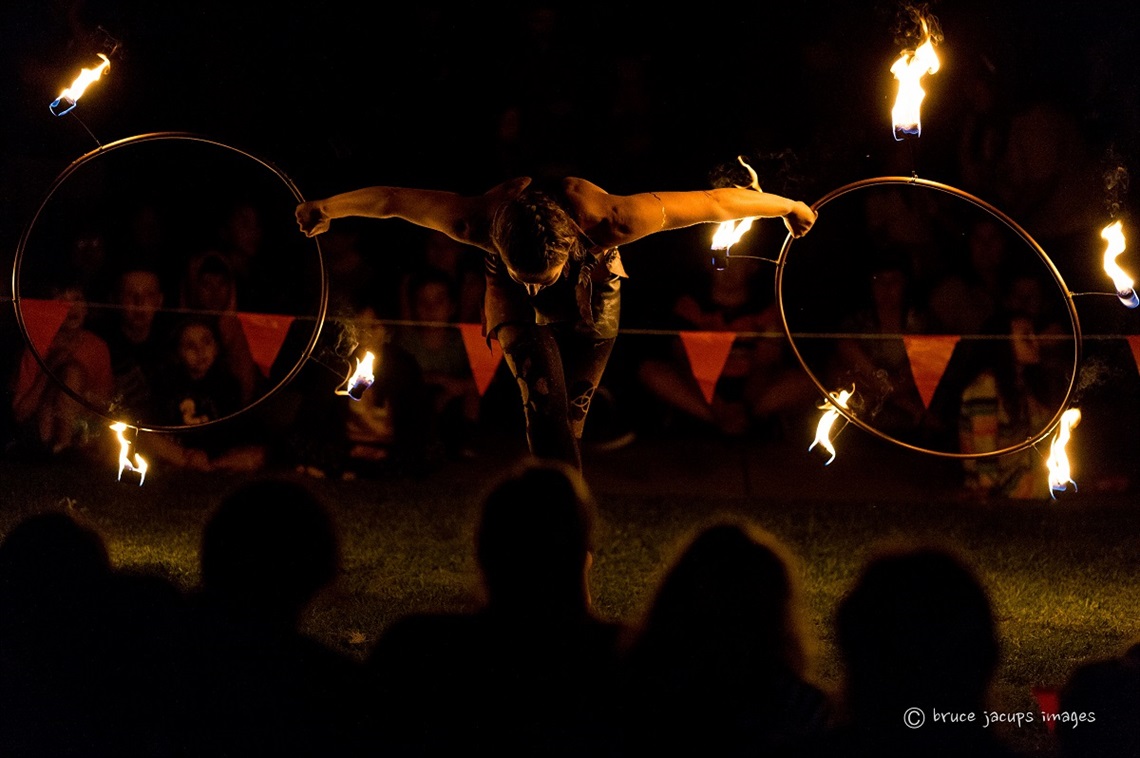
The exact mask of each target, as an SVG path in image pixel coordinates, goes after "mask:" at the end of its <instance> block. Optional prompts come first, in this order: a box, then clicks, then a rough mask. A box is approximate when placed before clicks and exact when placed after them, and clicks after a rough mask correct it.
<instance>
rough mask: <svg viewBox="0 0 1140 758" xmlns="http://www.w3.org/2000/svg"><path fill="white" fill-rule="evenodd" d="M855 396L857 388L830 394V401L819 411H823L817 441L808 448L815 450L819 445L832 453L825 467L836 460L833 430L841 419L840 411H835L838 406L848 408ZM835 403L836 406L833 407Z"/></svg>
mask: <svg viewBox="0 0 1140 758" xmlns="http://www.w3.org/2000/svg"><path fill="white" fill-rule="evenodd" d="M854 394H855V388H854V387H852V388H851V389H850V390H839V392H829V393H828V397H830V398H831V400H829V401H824V403H823V405H821V406H819V409H820V410H821V411H823V415H822V416H820V419H819V423H818V424H816V427H815V440H814V441H813V442H812V443H811V445H809V446H808V450H814V449H815V446H816V445H819V446H820V447H822V448H823V449H824V450H826V451H827V452H829V453H831V457H830V458H828V459H827V463H825V464H823V465H825V466H827V465H830V464H831V462H832V461H834V460H835V446H834V445H833V444H832V443H831V428H832V427H833V426H834V425H835V422H836V420H837V419H838V418H839V415H840V414H839V411H837V410H836V409H835V406H836V405H838V406H839V407H840V408H846V407H847V401H848V400H850V399H851V396H852V395H854ZM832 401H834V403H835V404H834V405H832Z"/></svg>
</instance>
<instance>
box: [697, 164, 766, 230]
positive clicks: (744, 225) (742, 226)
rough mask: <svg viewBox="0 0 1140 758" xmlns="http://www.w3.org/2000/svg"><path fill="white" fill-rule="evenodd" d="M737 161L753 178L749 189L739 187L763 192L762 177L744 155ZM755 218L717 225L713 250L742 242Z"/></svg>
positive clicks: (723, 222)
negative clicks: (761, 186) (761, 187)
mask: <svg viewBox="0 0 1140 758" xmlns="http://www.w3.org/2000/svg"><path fill="white" fill-rule="evenodd" d="M736 160H737V161H739V162H740V165H741V166H744V168H746V169H748V175H749V176H751V177H752V182H751V183H750V184H749V185H748V186H747V187H739V188H740V189H754V190H756V191H757V192H763V191H764V190H762V189H760V177H758V176H757V175H756V170H755V169H753V168H752V166H750V165H748V161H746V160H744V156H743V155H738V156H736ZM755 220H756V219H755V218H742V219H738V220H735V221H722V222H721V223H720V224H718V225H717V228H716V232H714V233H713V238H712V245H711V247H710V249H712V250H728V249H729V248H730V247H732V246H733V245H735V244H736V243H737V242H740V238H741V237H743V236H744V233H745V232H747V231H748V230H749V229H751V228H752V222H753V221H755Z"/></svg>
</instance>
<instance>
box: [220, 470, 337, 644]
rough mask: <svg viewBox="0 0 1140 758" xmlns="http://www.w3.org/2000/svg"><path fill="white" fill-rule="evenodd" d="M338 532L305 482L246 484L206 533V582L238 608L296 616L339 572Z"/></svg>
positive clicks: (229, 499) (282, 618)
mask: <svg viewBox="0 0 1140 758" xmlns="http://www.w3.org/2000/svg"><path fill="white" fill-rule="evenodd" d="M338 561H339V555H338V546H337V540H336V535H335V534H334V532H333V527H332V523H331V521H330V519H329V516H328V514H327V512H326V511H325V509H324V507H323V506H322V504H321V503H320V502H319V501H318V500H317V498H316V497H315V496H314V495H313V494H312V493H311V492H310V491H309V490H308V489H307V488H305V487H304V486H302V485H300V484H297V483H293V482H288V481H281V480H261V481H256V482H252V483H249V484H245V485H243V486H241V487H239V488H238V489H237V490H235V491H234V492H232V493H231V494H230V495H228V496H227V497H226V498H225V499H224V500H223V501H222V503H221V505H220V506H219V508H218V509H217V511H216V512H215V513H214V515H213V516H212V517H211V518H210V521H209V523H208V524H207V525H206V529H205V532H204V534H203V537H202V587H203V590H204V591H205V593H206V595H207V596H209V597H211V598H213V599H214V600H215V601H219V602H221V603H222V604H223V605H226V606H228V607H230V608H232V609H235V610H238V609H240V610H241V611H243V612H245V613H249V614H252V615H257V616H262V617H264V618H267V619H273V620H277V621H282V622H289V623H291V622H292V621H294V620H295V619H296V617H297V615H298V614H299V613H300V612H301V611H302V610H303V609H304V607H305V606H306V605H307V604H308V602H309V601H310V600H311V599H312V598H313V596H314V595H315V594H316V593H317V592H318V591H319V590H320V589H321V588H323V587H324V586H325V585H327V584H329V583H330V582H331V581H332V580H333V578H334V577H335V576H336V571H337V565H338Z"/></svg>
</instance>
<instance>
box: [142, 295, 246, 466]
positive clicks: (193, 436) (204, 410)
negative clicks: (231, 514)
mask: <svg viewBox="0 0 1140 758" xmlns="http://www.w3.org/2000/svg"><path fill="white" fill-rule="evenodd" d="M221 352H222V345H221V336H220V335H219V333H218V330H217V327H216V324H215V322H214V321H213V319H210V318H208V317H203V316H188V317H186V318H185V319H183V320H182V321H181V322H180V323H179V325H178V326H177V327H176V328H175V330H174V355H173V356H172V358H171V360H170V362H169V364H168V365H167V366H165V367H164V369H162V370H161V371H160V372H159V373H158V377H159V379H160V381H159V384H158V387H159V390H158V392H157V393H156V397H155V405H156V406H157V408H158V413H159V416H158V418H159V423H161V424H162V425H164V426H173V427H195V426H200V425H203V424H208V423H211V422H214V421H219V420H221V419H226V418H228V417H230V416H233V415H234V414H237V413H238V412H240V411H241V410H243V408H244V407H245V406H244V404H243V403H242V390H241V382H240V380H239V379H238V378H237V377H235V376H234V375H233V374H232V373H230V371H229V368H228V366H227V365H225V364H224V363H223V362H222V358H221ZM148 443H149V444H151V447H152V449H153V450H154V452H155V453H156V454H157V455H158V456H160V457H161V458H162V459H164V460H166V461H168V462H170V463H173V464H175V465H178V466H185V467H187V468H193V469H198V470H203V471H209V470H235V471H253V470H256V469H258V468H260V467H261V466H262V465H263V464H264V463H265V461H266V456H267V454H268V452H267V445H266V443H265V440H263V439H259V433H258V428H257V427H256V425H255V423H254V422H253V421H252V420H251V418H250V417H248V416H244V417H238V418H235V419H232V420H228V421H226V422H225V426H211V427H209V428H208V429H202V430H193V431H190V432H187V433H186V434H185V435H184V436H183V437H182V438H181V439H180V440H177V441H176V440H173V439H163V440H162V441H161V442H160V441H159V440H150V439H149V438H148Z"/></svg>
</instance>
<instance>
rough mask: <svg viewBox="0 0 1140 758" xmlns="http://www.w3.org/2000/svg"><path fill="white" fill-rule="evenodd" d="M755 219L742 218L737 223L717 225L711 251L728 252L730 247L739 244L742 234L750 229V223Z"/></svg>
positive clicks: (723, 222) (724, 222)
mask: <svg viewBox="0 0 1140 758" xmlns="http://www.w3.org/2000/svg"><path fill="white" fill-rule="evenodd" d="M755 220H756V219H752V218H742V219H740V220H738V221H722V222H721V223H720V224H718V225H717V228H716V232H715V233H714V234H713V239H712V246H711V249H713V250H728V249H729V248H730V247H732V246H733V245H735V244H736V243H737V242H740V238H741V237H743V236H744V233H745V232H746V231H748V230H749V229H751V228H752V222H753V221H755Z"/></svg>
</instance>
